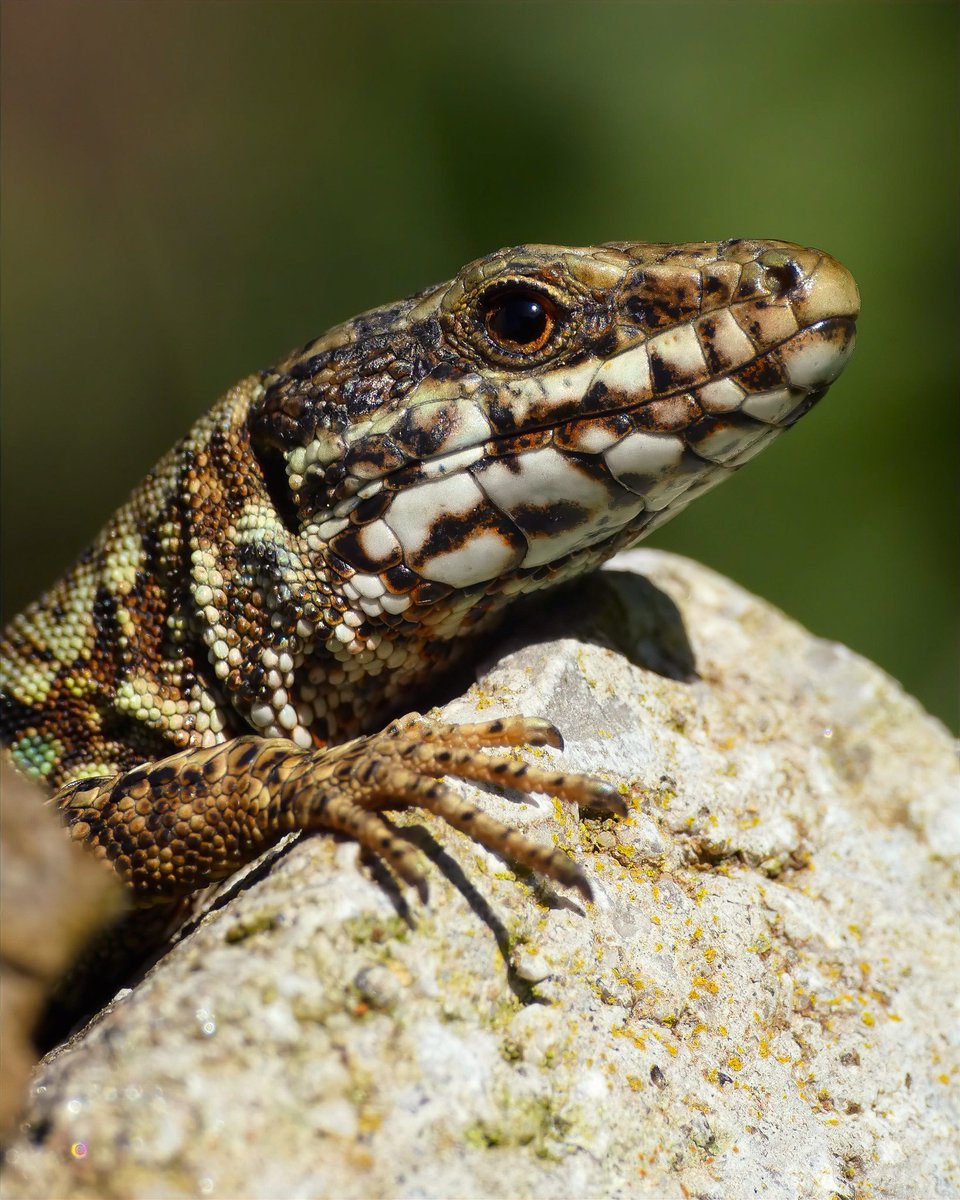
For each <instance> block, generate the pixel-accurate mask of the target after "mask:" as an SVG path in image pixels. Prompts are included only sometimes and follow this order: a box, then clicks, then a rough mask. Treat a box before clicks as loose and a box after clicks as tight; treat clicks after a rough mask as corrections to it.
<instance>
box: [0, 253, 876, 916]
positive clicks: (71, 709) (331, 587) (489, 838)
mask: <svg viewBox="0 0 960 1200" xmlns="http://www.w3.org/2000/svg"><path fill="white" fill-rule="evenodd" d="M858 310H859V297H858V295H857V291H856V286H855V284H854V282H853V280H852V278H851V276H850V275H849V274H848V273H847V272H846V270H845V269H844V268H843V267H842V266H840V265H839V264H838V263H837V262H835V260H833V259H831V258H830V257H829V256H827V255H825V254H823V253H821V252H820V251H816V250H809V249H803V248H800V247H797V246H792V245H790V244H788V243H782V242H755V241H745V240H736V241H729V242H724V243H696V244H690V245H682V246H666V245H648V244H642V243H611V244H609V245H606V246H599V247H591V248H586V249H570V248H564V247H555V246H523V247H519V248H517V249H513V250H505V251H501V252H499V253H497V254H494V255H491V256H489V257H487V258H484V259H481V260H479V261H477V262H475V263H473V264H471V265H469V266H468V267H466V268H464V270H463V271H462V272H461V273H460V274H459V275H458V276H457V278H456V279H454V280H453V281H452V282H451V283H447V284H443V285H440V286H439V287H435V288H431V289H429V290H427V291H425V292H422V293H419V294H418V295H415V296H413V297H411V298H409V299H407V300H404V301H402V302H400V303H397V304H394V305H390V306H386V307H383V308H379V309H375V310H373V311H371V312H368V313H366V314H363V315H362V316H359V317H357V318H356V319H354V320H352V321H349V322H347V323H345V324H343V325H340V326H338V327H336V328H335V329H333V330H331V331H330V332H328V333H327V334H325V335H324V336H322V337H320V338H318V339H317V340H315V341H313V342H310V343H308V344H307V345H306V346H304V347H302V348H301V349H299V350H297V351H295V352H293V353H292V354H290V355H288V356H287V357H286V358H285V359H283V360H282V361H281V362H280V363H279V364H278V365H277V366H276V367H274V368H273V369H271V370H267V371H264V372H262V373H260V374H258V375H254V376H251V377H249V378H248V379H246V380H244V381H242V382H241V383H239V384H238V385H237V386H236V387H234V388H233V389H232V390H231V391H230V392H228V393H227V395H226V396H225V397H224V398H223V399H222V400H221V401H220V402H219V403H218V404H217V405H216V406H215V407H214V408H213V409H212V410H211V411H210V412H209V413H208V414H207V415H206V416H204V417H202V418H201V419H200V420H199V421H198V422H197V424H196V425H195V426H194V427H193V429H192V430H191V431H190V433H189V434H188V435H187V436H186V437H185V438H184V439H183V440H182V441H181V442H180V443H178V445H177V446H175V447H174V449H173V450H172V451H171V452H170V453H169V454H168V455H167V456H166V457H165V458H163V459H162V460H161V461H160V463H159V464H158V465H157V467H156V468H155V469H154V470H153V471H152V472H151V473H150V475H149V476H148V477H147V479H146V480H145V481H144V482H143V483H142V484H141V485H140V487H139V488H137V490H136V491H135V492H134V493H133V496H132V497H131V499H130V500H129V502H128V503H127V504H126V505H125V506H124V507H123V508H121V509H120V510H119V511H118V512H117V513H116V515H115V516H114V517H113V518H112V519H111V521H110V522H109V523H108V524H107V526H106V527H105V529H104V530H103V532H102V533H101V535H100V536H99V537H98V538H97V540H96V541H95V542H94V543H93V545H92V546H91V547H90V549H89V550H87V552H86V553H85V554H84V555H83V556H82V557H81V559H80V561H79V562H78V563H77V565H76V566H75V567H74V568H73V569H72V571H71V572H70V573H69V574H67V575H66V576H64V578H63V579H62V580H61V581H60V582H59V583H58V584H56V585H55V586H54V587H53V588H52V589H51V590H50V591H49V592H48V593H47V594H46V595H44V596H43V597H42V598H41V599H40V600H38V601H37V602H36V603H35V604H33V605H32V606H31V607H30V608H28V609H27V610H26V611H25V612H24V613H23V614H21V615H20V616H18V617H17V618H15V619H14V620H13V622H12V623H11V624H10V625H9V627H8V628H7V629H6V631H5V632H4V635H3V638H2V642H0V700H2V710H0V735H2V740H3V742H4V744H5V745H7V746H8V747H9V754H10V755H11V756H12V758H13V761H14V763H15V764H16V765H17V766H18V767H19V768H20V769H21V770H24V771H26V772H28V773H30V774H32V775H33V776H35V777H37V778H39V779H40V780H41V781H42V782H43V783H44V784H45V786H46V787H47V789H48V790H49V791H50V792H51V794H53V795H54V798H55V803H56V804H57V805H58V807H59V809H60V811H61V814H62V816H63V819H64V821H65V822H66V824H67V825H68V826H69V828H70V831H71V833H72V835H73V836H74V837H75V838H76V839H77V840H79V841H81V842H83V843H85V844H86V845H88V846H89V847H91V848H92V849H93V850H94V852H95V853H96V854H97V855H98V856H99V857H101V858H102V859H104V860H107V861H109V862H110V863H112V864H113V866H114V868H115V869H116V870H117V871H118V872H119V873H120V875H121V876H122V878H123V879H124V880H125V881H126V882H127V883H128V884H129V886H130V887H131V889H132V890H133V893H134V897H135V901H136V903H138V904H140V905H150V904H173V903H174V902H175V901H176V899H177V898H178V897H181V896H183V895H185V894H187V893H189V892H191V891H193V890H195V889H197V888H199V887H202V886H204V885H205V884H207V883H209V882H211V881H212V880H215V879H217V878H221V877H223V876H224V875H226V874H228V873H229V872H230V871H232V870H234V869H236V868H237V867H238V866H239V865H241V864H242V863H244V862H246V861H249V860H250V859H252V858H253V857H254V856H256V855H257V854H258V853H259V852H260V851H261V850H262V849H263V848H264V847H265V846H267V845H269V844H270V843H271V842H274V841H276V840H277V839H279V838H280V837H281V836H282V835H283V834H285V833H287V832H289V831H291V830H294V829H317V828H326V829H332V830H337V831H340V832H343V833H347V834H350V835H351V836H353V837H354V838H356V839H357V840H358V841H359V842H360V843H361V844H362V845H363V846H364V847H366V848H367V850H369V851H372V852H374V853H375V854H377V855H379V856H381V857H382V858H383V859H384V860H385V861H386V862H387V863H388V864H389V865H390V866H391V868H392V869H393V870H394V871H395V872H396V873H397V874H398V875H399V876H400V877H401V878H402V879H403V880H405V881H406V882H408V883H410V884H412V885H414V886H416V887H418V888H420V889H421V890H422V888H423V877H422V874H421V870H420V867H419V865H418V862H417V859H416V856H415V854H414V852H413V850H412V849H411V847H410V845H409V844H408V843H407V842H406V841H404V840H402V839H401V838H400V837H398V836H397V834H396V833H395V831H394V830H393V828H392V826H391V825H390V823H389V821H387V820H386V819H384V818H383V817H382V816H381V815H380V814H381V813H382V812H383V811H385V810H389V809H391V808H398V807H404V806H422V807H425V808H429V809H431V810H432V811H434V812H437V813H439V814H440V815H441V816H443V817H444V818H445V819H446V820H447V821H448V822H449V823H450V824H452V825H454V826H455V827H457V828H459V829H461V830H463V831H464V832H465V833H467V834H468V835H469V836H472V837H473V838H475V839H476V840H477V841H479V842H481V843H482V844H484V845H486V846H488V847H491V848H493V849H495V850H497V851H499V852H501V853H503V854H504V855H505V856H506V857H508V858H510V859H512V860H513V861H515V862H517V863H520V864H522V865H525V866H527V867H530V868H533V869H536V870H539V871H542V872H544V873H546V874H548V875H550V876H552V877H553V878H556V879H557V880H559V881H560V882H562V883H566V884H571V885H573V886H576V887H578V888H579V889H580V890H581V891H582V892H583V893H584V894H585V895H588V896H589V884H588V882H587V880H586V877H585V875H584V874H583V872H582V870H581V869H580V868H579V867H578V866H577V865H576V864H575V863H574V862H573V861H572V860H571V859H569V858H568V857H567V856H566V855H564V854H562V853H560V852H559V851H556V850H553V849H552V848H549V847H544V846H541V845H539V844H536V843H534V842H532V841H530V840H528V839H526V838H524V837H523V836H522V835H521V834H519V833H517V832H516V831H514V830H511V829H509V828H508V827H506V826H504V825H501V824H499V823H498V822H496V821H494V820H493V819H492V818H490V817H488V816H487V815H485V814H484V813H483V812H482V811H480V810H478V809H476V808H474V807H473V806H471V805H469V804H467V803H466V802H465V801H463V800H462V799H460V798H459V797H457V796H455V795H454V793H453V792H452V791H450V790H449V789H447V788H446V787H445V785H444V784H443V783H442V782H440V777H441V776H443V775H449V776H458V777H462V778H470V779H479V780H490V781H493V782H498V783H501V784H505V785H506V786H510V787H515V788H519V789H521V790H530V791H534V790H535V791H545V792H548V793H551V794H553V795H556V796H558V797H560V798H562V799H565V800H570V801H578V802H581V803H584V804H586V805H593V806H596V807H605V808H607V809H608V810H611V811H622V807H623V806H622V801H621V800H620V799H619V797H618V796H617V794H616V791H615V789H613V788H612V787H610V786H609V785H606V784H602V783H600V782H599V781H597V780H592V779H588V778H586V777H583V776H576V775H562V774H554V773H550V772H547V771H545V770H542V769H538V768H533V767H528V766H526V765H525V764H523V763H520V762H518V761H517V760H516V759H513V758H510V757H507V756H504V755H500V756H495V755H488V754H485V753H484V752H483V748H484V747H492V746H514V745H523V744H537V745H543V744H550V745H554V746H558V745H560V740H559V735H558V734H557V731H556V730H555V729H553V727H552V726H550V725H549V724H548V723H546V722H544V721H538V720H535V719H532V718H524V717H516V718H511V719H505V720H499V721H492V722H486V723H481V724H477V725H469V726H467V725H465V726H448V725H441V724H437V723H431V722H424V721H422V720H421V719H419V718H417V717H415V716H414V715H411V716H409V717H405V718H402V719H401V720H399V721H395V722H393V723H392V724H390V725H388V726H387V728H386V729H385V730H383V731H382V732H379V733H377V732H375V731H376V730H377V729H378V727H379V725H380V724H381V723H382V722H383V721H384V720H385V719H387V718H388V717H389V716H391V715H392V714H394V713H396V712H397V711H401V710H402V709H403V708H404V707H405V706H406V704H405V701H406V698H407V697H408V696H409V694H410V693H411V690H412V689H416V688H419V687H422V686H423V685H425V684H428V683H429V682H430V681H431V680H433V679H435V678H436V676H437V675H438V674H439V673H440V672H441V671H442V670H444V669H446V668H447V667H448V666H450V665H451V664H452V663H454V662H456V661H457V660H458V659H462V658H463V657H464V656H465V655H469V653H470V650H471V646H472V645H473V644H474V642H475V639H476V637H477V636H478V635H479V634H480V633H481V632H482V631H484V630H486V629H488V628H490V627H492V626H493V625H495V624H496V622H497V621H498V620H499V619H500V618H502V616H503V615H504V613H505V612H506V611H507V609H508V607H509V605H510V604H511V602H512V601H513V600H514V599H515V598H517V597H519V596H521V595H525V594H528V593H530V592H532V591H535V590H537V589H540V588H544V587H548V586H551V585H553V584H555V583H558V582H561V581H564V580H566V579H569V578H571V577H573V576H575V575H579V574H582V573H584V572H586V571H589V570H591V569H592V568H594V567H595V566H597V565H599V564H600V563H601V562H602V561H603V560H604V559H606V558H608V557H609V556H610V555H611V554H613V553H614V552H615V551H616V550H617V549H619V548H620V547H623V546H625V545H627V544H630V543H632V542H635V541H636V540H638V539H639V538H640V537H641V536H643V535H644V534H646V533H648V532H649V531H650V530H652V529H654V528H656V527H657V526H658V525H660V524H662V523H663V522H664V521H665V520H667V519H668V518H669V517H670V516H672V515H674V514H675V513H676V512H678V511H680V510H681V509H682V508H683V507H684V506H685V505H686V504H687V503H689V501H690V500H691V499H692V498H693V497H694V496H696V495H698V494H700V493H701V492H703V491H705V490H707V489H708V488H710V487H712V486H714V485H715V484H716V483H718V482H719V481H721V480H722V479H724V478H726V477H727V476H728V475H729V474H730V473H731V472H732V471H733V470H736V469H737V468H738V467H739V466H740V465H742V464H743V463H744V462H746V461H747V460H748V459H749V458H750V457H752V456H753V455H754V454H755V453H757V452H758V450H759V449H761V448H762V447H763V446H764V445H766V444H767V443H768V442H769V441H771V440H773V439H774V438H775V437H776V436H777V435H778V434H779V433H780V432H781V431H782V430H783V429H785V428H787V427H789V426H790V425H791V424H793V423H794V422H795V421H796V420H797V419H798V417H799V416H800V415H802V414H803V413H804V412H806V411H807V410H808V409H809V408H810V407H812V405H813V403H814V402H815V401H816V400H817V399H819V398H820V396H822V395H823V393H824V392H825V390H826V388H827V387H828V385H829V384H830V383H831V382H832V381H833V379H834V378H835V377H836V375H837V374H839V372H840V370H841V369H842V366H843V364H844V362H845V361H846V358H847V356H848V354H849V352H850V350H851V348H852V345H853V340H854V322H855V319H856V316H857V314H858Z"/></svg>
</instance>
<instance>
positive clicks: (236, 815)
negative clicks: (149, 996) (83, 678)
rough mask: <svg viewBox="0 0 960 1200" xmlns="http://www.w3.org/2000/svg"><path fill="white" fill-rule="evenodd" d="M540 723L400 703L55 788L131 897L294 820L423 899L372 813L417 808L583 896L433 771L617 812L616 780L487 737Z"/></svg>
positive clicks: (184, 886) (192, 886) (206, 875)
mask: <svg viewBox="0 0 960 1200" xmlns="http://www.w3.org/2000/svg"><path fill="white" fill-rule="evenodd" d="M562 744H563V743H562V739H561V737H560V734H559V733H558V732H557V730H556V728H555V727H554V726H553V725H551V724H550V723H549V722H547V721H543V720H539V719H537V718H532V717H510V718H504V719H499V720H494V721H485V722H479V723H476V724H469V725H451V724H444V723H441V722H434V721H426V720H424V719H423V718H421V717H419V716H418V715H417V714H415V713H412V714H409V715H408V716H406V717H402V718H400V719H399V720H397V721H394V722H393V723H392V724H390V725H388V726H387V727H386V729H384V730H383V731H382V732H380V733H376V734H371V735H368V736H365V737H359V738H355V739H354V740H353V741H350V742H346V743H344V744H343V745H340V746H332V747H325V748H323V749H311V750H304V749H301V748H299V747H297V746H295V745H294V744H293V743H292V742H290V741H288V740H286V739H284V738H261V737H255V736H245V737H240V738H236V739H235V740H233V741H231V742H226V743H224V744H222V745H219V746H213V747H210V748H208V749H192V750H183V751H181V752H180V753H178V754H174V755H171V756H170V757H169V758H165V759H162V760H160V761H159V762H155V763H147V764H144V765H143V766H141V767H137V768H135V769H134V770H132V771H128V772H126V773H124V774H122V775H119V776H115V777H113V778H109V779H91V780H81V781H78V782H77V783H73V784H70V785H68V786H67V787H66V788H64V789H62V790H61V792H60V793H59V795H58V796H57V798H56V799H57V803H58V804H59V806H60V809H61V812H62V815H63V816H64V819H65V820H66V821H67V823H68V824H69V825H70V827H71V832H72V835H73V837H74V838H76V839H78V840H80V841H83V842H85V843H87V844H88V845H90V846H91V847H92V848H93V849H94V851H95V853H97V854H98V856H99V857H101V858H103V859H106V860H108V861H109V862H111V863H112V864H113V866H114V868H115V869H116V870H117V871H118V872H119V873H120V874H121V876H123V878H124V879H125V880H126V881H127V883H128V884H129V885H130V886H131V887H132V888H133V891H134V894H135V899H136V902H137V903H138V904H141V905H143V904H153V903H158V902H162V901H167V900H170V899H171V898H173V897H176V896H178V895H184V894H186V893H189V892H192V891H195V890H196V889H198V888H200V887H204V886H205V885H206V884H208V883H211V882H213V881H215V880H217V879H220V878H223V877H224V876H225V875H228V874H229V873H230V872H231V871H234V870H236V869H237V868H238V867H239V866H242V865H243V864H244V863H247V862H249V861H251V860H252V859H253V858H255V857H256V856H257V855H258V854H260V853H261V851H263V850H264V849H266V848H267V847H268V846H269V845H271V844H273V843H274V842H276V841H278V840H279V839H280V838H281V837H283V836H284V835H285V834H287V833H291V832H293V831H295V830H317V829H329V830H333V831H336V832H339V833H344V834H347V835H349V836H350V837H352V838H354V839H355V840H356V841H357V842H359V843H360V845H361V846H362V847H364V848H365V849H366V850H368V851H370V852H372V853H373V854H375V855H376V856H377V857H378V858H381V859H382V860H384V862H385V863H386V864H387V865H388V866H389V867H390V868H391V869H392V870H393V871H394V872H395V873H396V874H397V875H398V876H399V878H400V879H402V880H403V881H404V882H405V883H407V884H409V885H410V886H412V887H414V888H415V889H416V890H417V892H418V893H419V895H420V896H421V897H424V898H425V896H426V882H425V880H424V877H423V873H422V870H421V867H420V863H419V856H418V855H417V853H416V851H415V850H414V849H413V848H412V847H411V846H410V845H409V843H408V842H406V841H404V840H403V839H402V838H401V837H399V836H398V835H397V833H396V831H395V830H394V829H393V828H392V827H391V825H390V824H389V822H388V821H386V820H385V819H384V818H383V817H382V816H381V815H380V814H381V813H382V812H384V811H386V810H389V809H402V808H423V809H426V810H428V811H430V812H433V813H435V814H436V815H437V816H439V817H441V818H442V819H443V820H444V821H446V823H447V824H448V825H451V826H452V827H453V828H454V829H458V830H460V831H461V832H462V833H464V834H466V835H467V836H468V837H470V838H472V839H473V840H474V841H476V842H478V843H479V844H480V845H482V846H485V847H487V848H488V849H490V850H493V851H495V852H496V853H499V854H502V855H503V856H504V857H505V858H507V859H509V860H510V861H512V862H514V863H516V864H518V865H520V866H523V867H528V868H529V869H531V870H533V871H538V872H540V873H541V874H543V875H546V876H549V877H550V878H551V879H555V880H557V882H559V883H562V884H565V885H567V886H570V887H575V888H577V889H578V890H579V891H580V893H581V894H582V895H583V896H584V897H585V898H586V899H588V900H589V899H590V898H591V895H592V893H591V890H590V884H589V882H588V880H587V878H586V875H585V874H584V873H583V871H582V870H581V868H580V867H579V866H577V864H576V863H575V862H573V860H572V859H570V858H569V857H568V856H567V855H566V854H564V853H563V852H561V851H559V850H554V849H553V848H552V847H550V846H544V845H541V844H540V843H538V842H535V841H532V840H531V839H529V838H528V837H526V836H525V835H524V834H522V833H520V832H518V831H517V830H515V829H512V828H511V827H510V826H508V825H505V824H503V823H502V822H500V821H497V820H496V819H495V818H493V817H491V816H489V815H488V814H487V813H485V812H484V811H483V810H482V809H480V808H478V807H477V806H476V805H474V804H472V803H470V802H469V801H468V800H464V799H463V798H462V797H461V796H459V795H457V793H456V792H454V791H453V789H452V788H450V787H449V786H448V785H446V784H445V783H443V782H442V777H443V776H450V777H453V778H458V779H470V780H475V781H477V782H481V783H493V784H497V785H499V786H501V787H504V788H508V789H513V790H515V791H521V792H542V793H546V794H547V795H551V796H555V797H557V798H558V799H560V800H565V801H568V802H571V803H577V804H582V805H584V806H585V807H590V808H600V809H604V810H606V811H608V812H612V813H616V814H618V815H623V814H624V813H625V812H626V806H625V805H624V802H623V800H622V798H621V797H620V795H619V794H618V792H617V790H616V788H614V787H613V786H612V785H611V784H609V783H604V782H602V781H601V780H598V779H593V778H591V777H589V776H587V775H579V774H566V773H559V772H553V771H546V770H543V769H542V768H540V767H535V766H531V765H530V764H528V763H526V762H523V761H522V760H518V759H516V758H514V757H511V756H509V755H504V754H487V753H484V750H485V749H486V748H488V747H502V746H554V747H557V748H560V747H561V746H562Z"/></svg>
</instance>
